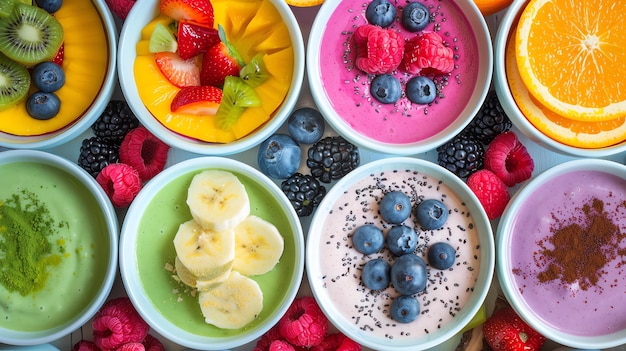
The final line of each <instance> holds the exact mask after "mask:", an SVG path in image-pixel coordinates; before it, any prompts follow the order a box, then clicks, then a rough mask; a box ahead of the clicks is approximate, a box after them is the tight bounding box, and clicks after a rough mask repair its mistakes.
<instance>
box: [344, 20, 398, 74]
mask: <svg viewBox="0 0 626 351" xmlns="http://www.w3.org/2000/svg"><path fill="white" fill-rule="evenodd" d="M352 40H353V45H354V49H355V52H356V56H355V58H356V59H355V65H356V66H357V68H359V69H360V70H362V71H363V72H365V73H368V74H384V73H391V71H393V70H394V69H396V68H398V66H399V65H400V62H402V55H403V53H404V38H403V37H402V36H401V35H400V34H398V33H396V32H394V31H392V30H389V29H384V28H381V27H378V26H375V25H372V24H366V25H363V26H360V27H358V28H357V29H356V30H355V31H354V34H353V35H352Z"/></svg>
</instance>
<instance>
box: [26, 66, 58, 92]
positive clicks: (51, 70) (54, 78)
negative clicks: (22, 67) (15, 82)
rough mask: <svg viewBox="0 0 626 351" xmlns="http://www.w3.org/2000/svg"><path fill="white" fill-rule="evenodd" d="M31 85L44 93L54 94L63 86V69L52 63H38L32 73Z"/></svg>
mask: <svg viewBox="0 0 626 351" xmlns="http://www.w3.org/2000/svg"><path fill="white" fill-rule="evenodd" d="M32 78H33V85H34V86H35V87H36V88H37V89H39V90H40V91H43V92H44V93H52V92H55V91H57V90H59V89H61V87H62V86H63V84H65V72H63V68H61V66H59V65H57V64H56V63H54V62H52V61H45V62H41V63H38V64H37V65H36V66H35V67H34V68H33V72H32Z"/></svg>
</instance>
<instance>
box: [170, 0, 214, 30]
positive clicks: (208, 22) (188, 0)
mask: <svg viewBox="0 0 626 351" xmlns="http://www.w3.org/2000/svg"><path fill="white" fill-rule="evenodd" d="M159 10H160V11H161V13H162V14H164V15H166V16H169V17H171V18H173V19H175V20H177V21H183V20H187V21H190V22H195V23H198V24H201V25H204V26H206V27H213V21H214V19H215V17H214V13H213V4H211V1H209V0H161V2H160V5H159Z"/></svg>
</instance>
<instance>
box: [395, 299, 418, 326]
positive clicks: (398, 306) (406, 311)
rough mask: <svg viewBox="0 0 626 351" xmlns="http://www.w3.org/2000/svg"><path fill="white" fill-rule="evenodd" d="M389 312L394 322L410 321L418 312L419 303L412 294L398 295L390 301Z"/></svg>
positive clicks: (415, 317)
mask: <svg viewBox="0 0 626 351" xmlns="http://www.w3.org/2000/svg"><path fill="white" fill-rule="evenodd" d="M389 312H391V318H393V320H395V321H396V322H399V323H411V322H413V321H414V320H415V319H417V316H418V315H419V313H420V304H419V302H418V301H417V299H416V298H414V297H413V296H409V295H400V296H398V297H396V298H394V299H393V301H392V302H391V306H390V308H389Z"/></svg>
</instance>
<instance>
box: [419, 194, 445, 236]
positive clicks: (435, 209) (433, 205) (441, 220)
mask: <svg viewBox="0 0 626 351" xmlns="http://www.w3.org/2000/svg"><path fill="white" fill-rule="evenodd" d="M415 216H416V217H417V222H418V223H419V224H420V226H421V227H422V228H424V229H426V230H435V229H439V228H441V227H443V225H444V224H445V223H446V220H447V219H448V207H447V206H446V205H445V204H444V203H443V202H441V201H439V200H436V199H426V200H424V201H422V202H420V203H419V205H417V207H416V209H415Z"/></svg>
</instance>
